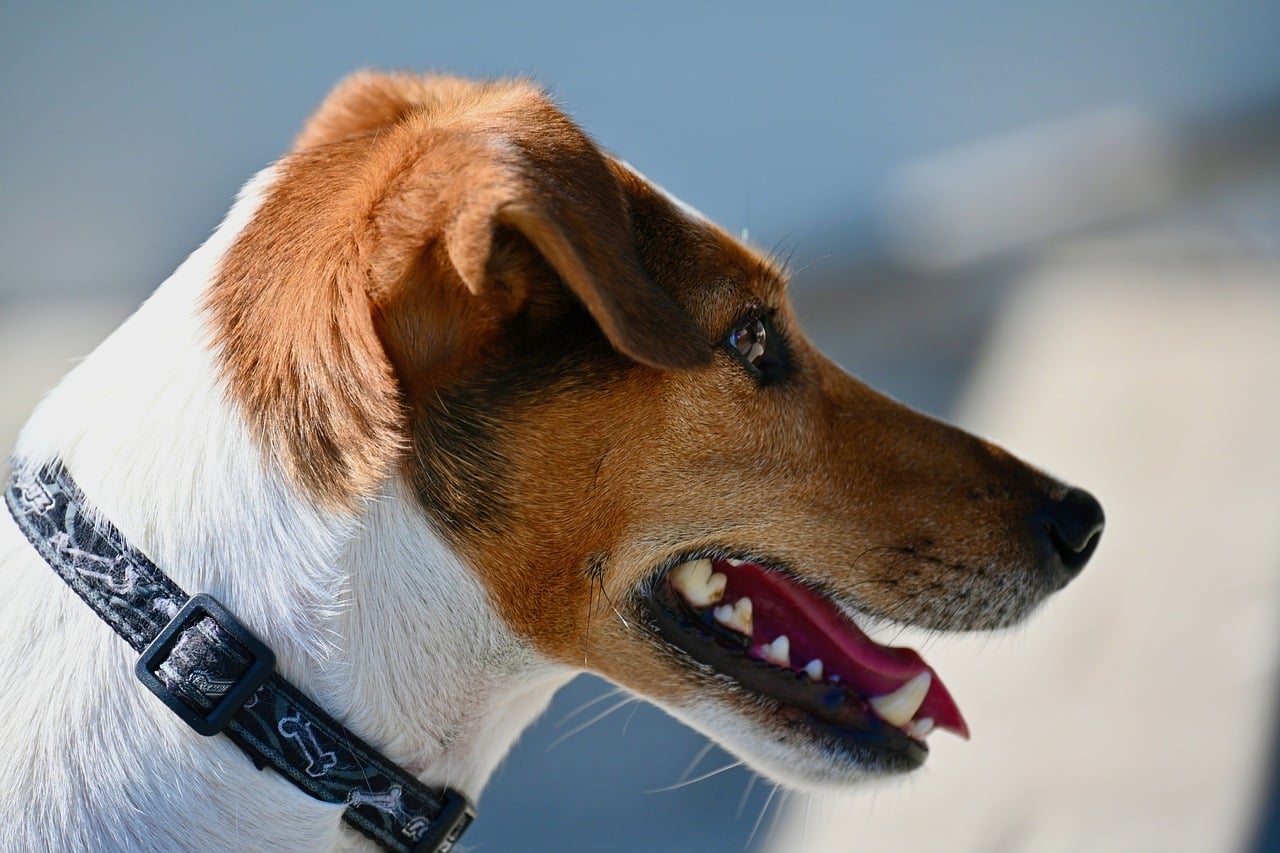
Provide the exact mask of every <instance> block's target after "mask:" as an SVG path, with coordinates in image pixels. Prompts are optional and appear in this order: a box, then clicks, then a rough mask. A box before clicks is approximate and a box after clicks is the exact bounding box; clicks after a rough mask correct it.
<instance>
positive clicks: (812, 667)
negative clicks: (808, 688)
mask: <svg viewBox="0 0 1280 853" xmlns="http://www.w3.org/2000/svg"><path fill="white" fill-rule="evenodd" d="M804 671H805V672H807V673H808V674H809V680H810V681H821V680H822V661H821V660H820V659H818V658H814V659H813V660H811V661H809V662H808V663H807V664H805V667H804Z"/></svg>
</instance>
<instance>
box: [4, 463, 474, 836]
mask: <svg viewBox="0 0 1280 853" xmlns="http://www.w3.org/2000/svg"><path fill="white" fill-rule="evenodd" d="M5 502H6V503H7V504H8V505H9V512H10V513H12V514H13V517H14V519H15V520H16V521H17V522H18V526H19V527H20V528H21V529H22V532H23V533H25V534H26V537H27V539H28V540H30V542H31V544H32V545H33V546H34V547H35V549H36V551H38V552H39V553H40V556H41V557H43V558H44V559H45V562H47V563H48V564H49V565H50V566H52V567H53V570H54V571H55V572H57V573H58V575H59V576H60V577H61V578H62V579H63V580H64V581H66V582H67V584H68V585H69V586H70V587H71V588H72V589H73V590H75V591H76V593H77V594H78V595H79V596H80V597H81V598H82V599H84V601H85V603H87V604H88V605H89V606H90V607H92V608H93V610H94V612H96V613H97V614H98V616H100V617H101V618H102V619H104V620H106V622H107V623H108V624H110V625H111V627H112V628H114V629H115V631H116V633H118V634H119V635H120V636H121V637H123V638H124V639H125V641H126V642H128V643H129V645H130V646H132V647H133V648H134V650H136V651H137V652H139V653H140V654H141V657H140V658H139V659H138V663H137V665H136V667H135V672H136V674H137V676H138V678H139V679H141V681H142V683H143V684H145V685H146V686H147V687H148V689H150V690H151V691H152V692H153V693H155V694H156V696H158V697H160V700H161V701H162V702H164V703H165V704H166V705H168V706H169V708H171V709H172V710H173V711H174V712H175V713H177V715H178V716H179V717H181V718H182V719H183V721H184V722H186V723H187V724H188V725H190V726H191V728H193V729H195V730H196V731H197V732H199V733H200V734H202V735H216V734H219V733H221V734H224V735H226V736H227V737H229V738H231V740H232V741H234V742H235V743H236V745H237V746H239V747H240V749H242V750H244V752H245V753H246V754H247V755H248V756H249V758H250V759H252V761H253V763H254V764H255V765H256V766H257V767H258V769H260V770H261V769H262V768H264V767H265V766H266V765H268V764H269V765H271V766H272V767H274V768H275V769H276V770H277V771H279V772H280V773H281V774H282V775H283V776H284V777H285V778H286V779H288V780H289V781H290V782H292V783H293V784H294V785H296V786H298V787H299V788H301V789H302V790H303V791H306V792H307V793H308V794H310V795H311V796H312V797H315V798H316V799H318V800H323V801H324V802H327V803H343V804H345V805H346V807H347V808H346V811H345V812H344V813H343V818H344V819H345V820H346V821H347V822H348V823H350V824H351V825H352V826H354V827H355V828H356V829H359V830H360V831H361V832H363V833H364V834H365V835H367V836H369V837H370V838H372V839H373V840H374V841H376V842H378V843H379V844H381V845H382V846H383V847H386V848H387V849H389V850H397V851H424V853H425V851H440V853H444V851H448V850H450V849H451V848H452V847H453V845H454V842H456V841H457V840H458V837H459V836H460V835H461V834H462V831H463V830H464V829H466V828H467V825H468V824H470V823H471V820H472V818H473V817H474V816H475V811H474V809H473V808H472V806H471V803H470V802H468V800H467V798H466V797H465V796H464V795H462V794H460V793H458V792H457V791H454V790H453V789H451V788H446V789H444V790H443V791H441V790H436V789H433V788H428V787H427V786H425V785H423V784H422V783H421V782H419V781H418V780H417V779H415V778H414V777H413V776H412V775H410V774H409V773H407V772H406V771H404V770H402V769H401V768H399V767H397V766H396V765H395V764H393V763H392V762H390V761H388V760H387V759H386V758H384V757H383V756H381V755H380V754H379V753H378V752H377V750H375V749H373V748H372V747H370V746H369V745H368V744H366V743H365V742H364V741H362V740H360V739H359V738H358V737H356V736H355V735H354V734H352V733H351V732H349V731H347V730H346V729H345V728H343V726H342V724H341V723H339V722H338V721H336V720H334V719H333V718H332V717H330V716H329V715H328V714H326V713H325V712H324V711H322V710H321V709H320V708H319V707H318V706H317V705H316V704H315V703H314V702H312V701H311V700H310V699H308V698H307V697H306V696H305V695H304V694H303V693H302V691H300V690H299V689H298V688H296V687H294V686H293V685H292V684H290V683H289V682H288V681H286V680H285V679H284V678H281V677H280V676H279V675H276V674H275V673H274V668H275V655H274V654H273V653H272V651H271V649H269V648H267V647H266V646H265V645H264V644H263V643H262V642H260V641H259V640H258V639H257V638H256V637H254V636H253V634H252V633H250V632H249V630H248V629H247V628H246V627H244V625H242V624H240V622H238V621H237V620H236V618H235V617H234V616H232V615H231V614H230V613H228V612H227V610H226V608H224V607H223V606H222V605H221V604H219V603H218V601H217V600H216V599H214V598H212V597H211V596H208V595H204V594H199V595H195V596H188V595H187V594H186V593H185V592H183V591H182V589H181V588H179V587H178V585H177V584H175V583H174V582H173V581H171V580H169V578H168V577H166V576H165V574H164V573H163V572H162V571H160V569H158V568H157V567H156V566H155V564H154V563H152V562H151V561H150V560H148V559H147V558H146V557H145V556H143V555H142V554H141V553H140V552H139V551H137V550H136V549H134V548H133V547H132V546H131V545H129V543H128V542H126V541H125V539H124V537H123V536H122V535H121V534H120V532H119V531H118V530H116V528H115V527H114V526H112V525H111V524H110V523H109V522H107V521H105V520H95V518H94V516H93V515H92V514H91V513H90V512H89V511H88V510H89V504H88V501H87V500H85V497H84V495H83V494H81V492H80V489H79V488H78V487H77V486H76V484H75V481H74V480H72V479H71V476H70V475H69V474H68V473H67V472H66V470H65V469H63V467H62V465H61V464H58V463H55V464H52V465H48V466H46V467H44V468H41V469H39V470H31V469H25V470H24V469H19V470H17V471H15V473H14V474H13V477H12V478H11V479H10V481H9V488H8V490H7V491H6V492H5Z"/></svg>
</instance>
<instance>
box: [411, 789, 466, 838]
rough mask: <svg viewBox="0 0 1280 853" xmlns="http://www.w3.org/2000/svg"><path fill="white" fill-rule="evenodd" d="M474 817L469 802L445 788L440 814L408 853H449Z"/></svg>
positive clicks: (455, 792)
mask: <svg viewBox="0 0 1280 853" xmlns="http://www.w3.org/2000/svg"><path fill="white" fill-rule="evenodd" d="M475 817H476V810H475V807H474V806H472V805H471V801H470V800H468V799H467V798H466V797H465V796H463V795H462V794H459V793H458V792H457V791H455V790H453V789H452V788H445V790H444V806H443V807H442V808H441V809H440V814H439V815H438V816H437V817H436V819H435V820H434V821H433V822H432V824H431V829H430V830H428V831H427V834H426V835H424V836H422V837H421V838H419V839H418V840H417V841H415V842H414V844H413V846H412V847H410V848H409V853H449V851H450V850H452V849H453V845H454V844H456V843H457V842H458V839H459V838H461V837H462V833H463V832H465V831H466V829H467V827H468V826H470V825H471V821H473V820H475Z"/></svg>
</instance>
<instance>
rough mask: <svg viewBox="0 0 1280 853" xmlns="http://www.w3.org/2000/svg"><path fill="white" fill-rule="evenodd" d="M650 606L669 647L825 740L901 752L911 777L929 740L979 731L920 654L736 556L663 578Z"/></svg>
mask: <svg viewBox="0 0 1280 853" xmlns="http://www.w3.org/2000/svg"><path fill="white" fill-rule="evenodd" d="M647 604H648V607H649V611H650V614H651V616H652V619H653V624H654V627H655V628H656V630H657V633H658V634H659V636H661V637H662V638H663V639H664V640H666V641H667V642H668V643H670V644H671V645H673V646H675V647H676V648H678V649H680V650H681V651H683V652H685V653H686V654H687V655H689V657H691V658H693V659H694V660H696V661H698V662H699V663H702V664H705V665H707V666H709V667H712V668H713V669H714V670H716V671H717V672H718V673H720V674H722V675H725V676H728V677H729V678H730V679H732V680H733V681H735V682H737V683H738V684H740V685H741V686H742V687H744V688H746V689H747V690H748V691H750V692H751V693H754V694H757V695H759V696H762V697H765V698H767V699H772V700H774V701H775V702H776V703H778V705H779V706H780V707H779V708H778V711H780V712H781V713H782V714H783V716H784V717H785V718H786V720H787V722H788V723H789V724H791V725H792V726H793V727H794V725H795V724H796V723H797V722H799V723H801V724H802V725H806V726H807V727H809V728H810V729H812V730H813V734H815V735H816V736H819V737H826V738H830V737H835V738H837V739H839V740H846V741H853V742H855V743H856V744H857V745H858V746H859V747H862V748H864V749H866V748H869V749H872V750H874V751H876V752H884V753H893V754H895V756H896V758H897V759H899V760H898V761H893V762H890V764H892V765H895V766H900V767H902V768H903V769H907V768H910V767H913V766H917V765H919V764H920V763H921V762H923V761H924V759H925V757H926V756H927V755H928V747H927V746H926V745H925V742H924V739H925V737H926V736H927V735H928V734H929V733H930V732H932V731H934V730H936V729H946V730H947V731H950V732H953V733H955V734H957V735H959V736H960V737H963V738H968V736H969V727H968V725H967V724H966V723H965V721H964V718H963V717H962V716H961V714H960V709H959V708H958V707H957V706H956V703H955V702H954V701H953V700H952V698H951V695H950V693H948V692H947V688H946V687H945V686H944V685H943V684H942V682H941V680H939V679H938V677H937V675H936V674H935V673H934V671H933V669H932V668H930V667H929V665H928V664H926V663H925V662H924V660H923V659H922V658H921V657H920V655H919V654H917V653H916V652H914V651H912V650H911V649H907V648H893V647H890V646H883V645H880V644H878V643H876V642H874V641H873V640H872V639H871V638H870V637H868V636H867V635H866V634H865V633H863V632H862V631H861V630H859V629H858V627H857V626H856V625H855V624H854V623H853V622H852V621H851V620H850V619H849V617H848V616H846V615H845V614H844V613H843V612H842V611H841V610H840V608H839V607H838V606H837V605H836V604H835V603H834V602H833V601H832V600H831V599H829V598H828V597H826V596H824V595H821V594H819V593H817V592H815V591H813V590H812V589H809V588H808V587H806V586H804V585H802V584H800V583H798V582H797V581H795V580H794V579H792V578H791V577H790V576H788V575H787V574H785V573H783V572H782V571H779V570H777V569H773V568H770V567H768V566H763V565H759V564H756V563H752V562H748V561H745V560H739V559H733V558H726V557H703V558H698V559H692V560H687V561H684V562H681V563H679V564H677V565H675V566H673V567H672V568H670V570H669V571H666V572H660V573H659V575H658V577H657V578H656V580H655V582H654V584H653V587H652V589H651V591H650V593H649V595H648V598H647Z"/></svg>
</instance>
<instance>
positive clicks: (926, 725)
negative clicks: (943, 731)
mask: <svg viewBox="0 0 1280 853" xmlns="http://www.w3.org/2000/svg"><path fill="white" fill-rule="evenodd" d="M931 731H933V717H921V718H920V719H918V720H912V721H911V722H910V724H908V725H907V732H908V733H909V734H910V735H911V736H912V737H914V738H922V737H924V736H925V735H927V734H928V733H929V732H931Z"/></svg>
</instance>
